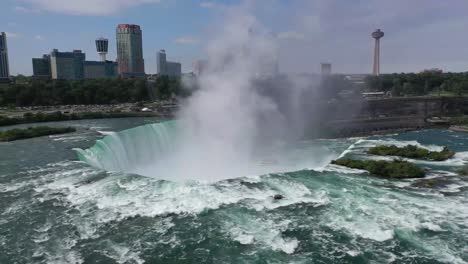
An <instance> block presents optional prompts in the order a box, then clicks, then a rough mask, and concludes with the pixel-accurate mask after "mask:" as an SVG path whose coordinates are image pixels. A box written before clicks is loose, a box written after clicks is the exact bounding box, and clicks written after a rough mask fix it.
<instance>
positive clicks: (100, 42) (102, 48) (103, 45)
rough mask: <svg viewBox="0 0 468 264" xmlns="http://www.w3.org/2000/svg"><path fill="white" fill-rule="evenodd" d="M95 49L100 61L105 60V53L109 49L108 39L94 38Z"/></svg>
mask: <svg viewBox="0 0 468 264" xmlns="http://www.w3.org/2000/svg"><path fill="white" fill-rule="evenodd" d="M96 50H97V53H98V54H99V56H100V57H101V61H106V55H107V52H108V51H109V40H108V39H106V38H98V39H96Z"/></svg>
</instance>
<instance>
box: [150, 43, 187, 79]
mask: <svg viewBox="0 0 468 264" xmlns="http://www.w3.org/2000/svg"><path fill="white" fill-rule="evenodd" d="M156 60H157V61H156V64H157V68H158V74H159V75H167V76H174V77H177V76H181V75H182V64H180V63H179V62H172V61H167V59H166V51H165V50H160V51H159V52H158V53H157V54H156Z"/></svg>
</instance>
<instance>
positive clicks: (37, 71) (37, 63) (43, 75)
mask: <svg viewBox="0 0 468 264" xmlns="http://www.w3.org/2000/svg"><path fill="white" fill-rule="evenodd" d="M32 64H33V78H35V79H50V78H51V71H50V55H47V54H46V55H44V56H42V58H33V59H32Z"/></svg>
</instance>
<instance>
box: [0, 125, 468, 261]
mask: <svg viewBox="0 0 468 264" xmlns="http://www.w3.org/2000/svg"><path fill="white" fill-rule="evenodd" d="M155 121H156V120H155V119H151V118H146V119H140V118H134V119H114V120H92V121H89V120H87V121H73V122H63V123H51V124H48V125H55V126H64V125H72V126H75V127H77V128H78V131H77V132H76V133H72V134H66V135H55V136H50V137H41V138H34V139H28V140H21V141H15V142H9V143H0V263H467V262H468V178H466V177H460V176H457V175H456V174H455V173H454V171H456V170H457V169H458V168H460V167H461V166H465V165H468V134H462V133H456V132H450V131H445V130H427V131H420V132H410V133H404V134H399V135H387V136H378V137H369V138H349V139H335V140H313V141H303V142H300V143H297V144H295V145H294V146H288V147H287V148H280V149H281V150H282V151H283V152H284V153H281V155H276V154H275V153H274V151H273V150H272V153H273V154H272V153H270V154H271V155H272V156H271V157H268V158H262V159H260V160H258V161H254V162H253V165H255V166H254V167H252V171H254V172H256V173H254V174H250V175H247V176H245V177H239V178H233V179H226V180H221V181H217V182H205V181H194V180H192V181H171V180H170V179H167V178H166V177H164V176H161V177H159V176H160V175H158V173H160V174H163V173H164V172H165V171H164V170H162V171H157V170H156V171H155V170H153V169H152V168H151V169H147V168H146V169H142V168H145V163H147V162H148V161H149V160H151V159H155V158H157V157H158V154H161V151H162V150H164V151H168V150H170V149H171V144H170V141H171V137H172V134H171V130H170V129H171V128H170V127H169V128H168V127H167V126H162V125H152V124H151V123H154V122H155ZM41 125H42V124H41ZM129 128H132V129H131V130H126V131H123V132H118V131H122V130H125V129H129ZM114 132H117V133H114ZM105 135H107V136H106V137H105V138H104V139H103V137H104V136H105ZM99 139H102V140H101V141H98V143H97V144H96V145H95V142H96V140H99ZM376 144H401V145H406V144H420V145H421V146H422V147H426V148H431V149H439V148H441V147H442V146H449V147H450V148H451V149H453V150H455V151H456V152H457V154H456V155H455V157H454V158H453V159H450V160H448V161H445V162H421V161H414V162H416V163H418V164H419V165H420V166H423V167H425V168H427V169H428V175H427V178H429V179H430V180H428V179H425V180H401V181H392V180H385V179H380V178H376V177H372V176H369V175H368V174H366V173H364V172H362V171H358V170H350V169H345V168H341V167H337V166H332V165H327V163H328V162H329V161H330V160H331V159H334V158H337V157H339V156H344V155H350V156H359V157H360V158H377V157H372V156H368V155H366V154H365V150H366V149H367V148H368V147H371V146H374V145H376ZM76 149H81V150H76ZM79 159H81V160H82V161H80V160H79ZM83 161H85V162H83ZM158 166H159V167H161V166H162V167H164V166H163V165H158ZM148 171H150V172H151V171H155V173H154V174H152V173H148ZM139 174H140V175H145V176H140V175H139ZM162 178H165V180H161V179H162ZM276 194H281V195H282V196H283V197H284V198H283V199H281V200H274V199H273V198H272V197H273V196H274V195H276Z"/></svg>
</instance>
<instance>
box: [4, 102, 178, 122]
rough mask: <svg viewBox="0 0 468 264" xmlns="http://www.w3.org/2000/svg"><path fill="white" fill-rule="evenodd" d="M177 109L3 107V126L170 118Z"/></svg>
mask: <svg viewBox="0 0 468 264" xmlns="http://www.w3.org/2000/svg"><path fill="white" fill-rule="evenodd" d="M177 109H178V105H177V104H174V103H170V102H156V103H145V104H144V103H140V104H118V105H62V106H37V107H17V108H1V109H0V126H10V125H18V124H30V123H42V122H55V121H71V120H86V119H106V118H128V117H162V118H167V117H172V116H173V115H174V112H175V111H177Z"/></svg>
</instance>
